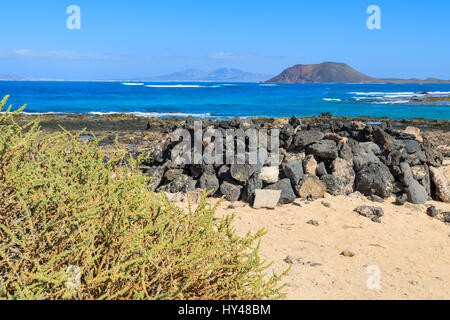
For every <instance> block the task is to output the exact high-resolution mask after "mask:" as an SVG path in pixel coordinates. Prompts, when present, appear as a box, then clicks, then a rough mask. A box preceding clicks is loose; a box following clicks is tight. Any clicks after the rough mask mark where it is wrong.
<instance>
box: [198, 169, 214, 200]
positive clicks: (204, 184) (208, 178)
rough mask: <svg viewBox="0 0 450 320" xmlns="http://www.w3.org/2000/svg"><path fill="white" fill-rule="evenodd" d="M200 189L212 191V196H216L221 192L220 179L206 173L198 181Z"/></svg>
mask: <svg viewBox="0 0 450 320" xmlns="http://www.w3.org/2000/svg"><path fill="white" fill-rule="evenodd" d="M198 185H199V187H200V189H206V190H207V191H211V193H210V195H211V196H212V195H214V194H215V193H216V192H217V190H219V179H217V177H216V176H215V175H214V174H210V173H207V172H205V173H204V174H202V176H201V177H200V179H199V181H198Z"/></svg>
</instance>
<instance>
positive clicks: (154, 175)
mask: <svg viewBox="0 0 450 320" xmlns="http://www.w3.org/2000/svg"><path fill="white" fill-rule="evenodd" d="M145 175H147V176H149V177H150V181H149V182H150V187H149V189H150V191H155V190H156V189H157V188H158V187H159V185H160V184H161V180H162V177H163V175H164V168H163V167H160V166H152V167H150V168H148V169H147V170H146V171H145Z"/></svg>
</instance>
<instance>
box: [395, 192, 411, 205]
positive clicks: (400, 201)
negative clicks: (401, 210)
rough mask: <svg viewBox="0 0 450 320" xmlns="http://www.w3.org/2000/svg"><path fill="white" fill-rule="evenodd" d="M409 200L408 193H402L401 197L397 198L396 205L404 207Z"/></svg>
mask: <svg viewBox="0 0 450 320" xmlns="http://www.w3.org/2000/svg"><path fill="white" fill-rule="evenodd" d="M407 200H408V195H407V194H406V193H402V194H401V195H399V196H397V198H395V204H396V205H398V206H402V205H404V204H405V202H406V201H407Z"/></svg>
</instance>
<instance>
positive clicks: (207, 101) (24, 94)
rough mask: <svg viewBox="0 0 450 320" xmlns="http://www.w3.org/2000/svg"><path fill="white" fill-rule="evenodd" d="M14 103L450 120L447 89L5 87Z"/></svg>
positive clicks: (142, 111) (101, 110)
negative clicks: (442, 99)
mask: <svg viewBox="0 0 450 320" xmlns="http://www.w3.org/2000/svg"><path fill="white" fill-rule="evenodd" d="M7 94H9V95H11V97H10V99H9V104H12V105H13V107H14V108H16V109H17V108H18V107H20V106H22V105H23V104H27V107H26V109H25V112H27V113H91V114H105V113H132V114H135V115H138V116H147V117H151V116H160V117H172V116H175V117H185V116H189V115H192V116H194V117H202V118H206V117H207V118H213V119H225V118H232V117H235V116H240V117H281V116H283V117H291V116H292V115H297V116H316V115H319V114H321V113H325V112H329V113H331V114H332V115H334V116H348V117H357V116H371V117H375V118H380V117H388V118H391V119H409V118H427V119H440V120H450V102H410V99H411V98H413V97H414V96H417V97H423V96H427V95H428V96H430V95H431V96H436V95H449V94H450V84H268V83H223V82H221V83H210V82H207V83H206V82H202V83H145V82H141V83H126V82H62V81H61V82H59V81H53V82H52V81H0V95H1V96H4V95H7Z"/></svg>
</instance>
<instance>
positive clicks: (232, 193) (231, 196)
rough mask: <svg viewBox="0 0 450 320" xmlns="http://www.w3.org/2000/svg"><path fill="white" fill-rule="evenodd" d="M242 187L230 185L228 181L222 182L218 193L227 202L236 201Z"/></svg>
mask: <svg viewBox="0 0 450 320" xmlns="http://www.w3.org/2000/svg"><path fill="white" fill-rule="evenodd" d="M241 191H242V186H239V185H236V184H232V183H230V182H228V181H224V182H222V184H221V185H220V192H221V193H222V194H223V195H224V196H225V198H226V199H227V200H228V201H237V200H239V197H240V196H241Z"/></svg>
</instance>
